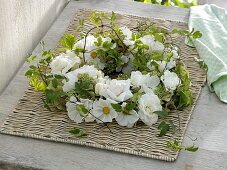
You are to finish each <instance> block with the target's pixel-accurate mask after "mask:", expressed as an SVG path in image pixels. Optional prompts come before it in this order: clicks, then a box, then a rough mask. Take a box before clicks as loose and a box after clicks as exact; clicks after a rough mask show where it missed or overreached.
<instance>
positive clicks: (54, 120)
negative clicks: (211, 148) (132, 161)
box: [0, 9, 206, 161]
mask: <svg viewBox="0 0 227 170" xmlns="http://www.w3.org/2000/svg"><path fill="white" fill-rule="evenodd" d="M91 12H92V10H89V9H80V10H79V11H77V13H76V15H75V17H74V19H73V20H72V21H71V23H70V25H69V27H68V30H67V32H69V33H71V34H74V35H78V32H77V31H76V29H75V28H76V27H77V26H78V21H79V18H84V19H85V27H86V29H87V30H89V28H92V27H94V25H92V24H91V23H90V22H89V17H90V16H91ZM106 13H107V15H110V13H108V12H106ZM116 17H117V19H116V24H117V25H120V26H125V25H126V26H128V27H129V28H133V27H135V26H136V23H137V22H136V21H138V20H145V19H147V18H143V17H137V16H131V15H122V14H116ZM152 20H154V22H157V26H159V27H161V28H164V29H167V30H169V29H170V28H171V29H184V30H186V29H187V24H186V23H181V22H175V21H167V20H159V19H152ZM173 41H174V43H175V44H177V45H178V46H179V47H180V48H181V56H182V60H183V62H184V63H185V64H186V66H187V70H188V71H189V73H190V78H191V80H192V86H191V90H192V92H193V96H194V99H195V103H196V100H197V98H198V96H199V94H200V90H201V87H202V86H203V85H204V82H205V79H206V78H205V73H204V71H203V70H202V69H201V68H199V66H198V64H197V63H196V62H195V61H194V57H198V54H197V52H196V50H195V49H193V48H190V47H188V46H186V45H185V44H184V38H179V37H173ZM58 47H60V46H59V45H58ZM42 97H43V94H42V93H41V92H37V91H33V90H32V88H30V87H28V89H27V90H26V91H25V94H24V96H23V98H22V99H20V100H19V102H18V104H17V106H16V107H15V109H14V111H13V112H12V114H10V115H9V116H8V117H7V118H6V120H5V121H4V123H3V125H2V126H1V129H0V132H1V133H5V134H10V135H18V136H24V137H31V138H37V139H43V140H50V141H57V142H64V143H70V144H79V145H85V146H91V147H95V148H101V149H107V150H112V151H117V152H123V153H128V154H133V155H138V156H143V157H149V158H154V159H160V160H165V161H174V160H176V158H177V156H178V154H179V152H178V151H176V150H172V149H168V148H166V144H167V142H168V141H169V140H170V139H171V138H172V134H171V133H167V135H165V136H164V137H158V134H159V130H158V129H157V126H158V124H159V123H160V120H159V122H157V123H156V124H155V125H153V126H151V127H148V126H146V125H144V124H143V123H141V122H139V123H138V124H137V126H136V127H134V128H126V127H121V126H119V125H118V124H117V123H116V122H112V123H109V124H108V126H109V128H110V129H111V132H112V133H111V132H110V131H109V129H108V128H107V127H106V126H104V125H103V124H98V123H95V122H94V123H81V124H76V123H75V122H73V121H71V120H70V119H69V118H68V116H67V113H66V112H60V111H59V112H50V111H48V110H46V109H44V106H43V102H42V100H41V98H42ZM193 108H194V105H193V106H190V107H187V108H186V109H185V110H184V111H174V112H171V113H170V115H169V116H168V119H171V120H173V122H174V123H175V124H176V125H177V124H178V122H179V120H178V115H179V119H180V123H181V130H182V132H183V133H184V132H185V130H186V127H187V124H188V122H189V120H190V116H191V114H192V111H193ZM73 128H79V129H81V130H83V131H86V133H87V134H88V136H86V137H76V136H73V135H71V134H70V133H69V130H71V129H73ZM177 138H178V139H179V141H181V142H182V140H183V135H180V136H177Z"/></svg>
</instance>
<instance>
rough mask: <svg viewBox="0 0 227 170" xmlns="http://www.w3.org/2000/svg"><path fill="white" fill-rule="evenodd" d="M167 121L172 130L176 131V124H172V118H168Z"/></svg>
mask: <svg viewBox="0 0 227 170" xmlns="http://www.w3.org/2000/svg"><path fill="white" fill-rule="evenodd" d="M168 123H169V125H170V127H171V128H172V130H173V131H174V132H175V131H176V127H177V126H176V125H174V123H173V121H172V120H168Z"/></svg>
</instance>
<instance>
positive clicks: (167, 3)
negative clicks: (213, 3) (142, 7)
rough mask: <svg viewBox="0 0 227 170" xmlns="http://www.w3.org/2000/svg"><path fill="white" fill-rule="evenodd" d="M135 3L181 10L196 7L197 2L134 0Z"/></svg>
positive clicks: (195, 0)
mask: <svg viewBox="0 0 227 170" xmlns="http://www.w3.org/2000/svg"><path fill="white" fill-rule="evenodd" d="M134 1H137V2H144V3H152V4H157V5H165V6H179V7H181V8H189V7H191V6H196V5H198V1H197V0H194V1H192V2H190V3H189V2H188V1H183V2H182V1H180V0H162V1H161V2H159V1H157V0H134Z"/></svg>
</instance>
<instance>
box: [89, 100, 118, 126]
mask: <svg viewBox="0 0 227 170" xmlns="http://www.w3.org/2000/svg"><path fill="white" fill-rule="evenodd" d="M91 113H92V114H93V115H94V116H95V117H96V121H97V122H99V123H101V122H112V120H113V119H114V118H116V117H117V112H116V111H115V110H114V109H113V107H112V106H111V102H110V101H109V100H103V99H99V100H96V101H94V104H93V109H92V110H91Z"/></svg>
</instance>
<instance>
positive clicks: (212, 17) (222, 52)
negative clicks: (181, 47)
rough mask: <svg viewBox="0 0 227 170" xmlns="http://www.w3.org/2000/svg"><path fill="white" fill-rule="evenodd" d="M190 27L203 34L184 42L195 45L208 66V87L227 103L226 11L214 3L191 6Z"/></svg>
mask: <svg viewBox="0 0 227 170" xmlns="http://www.w3.org/2000/svg"><path fill="white" fill-rule="evenodd" d="M192 28H195V30H199V31H200V32H201V33H202V34H203V36H202V37H201V38H199V39H195V40H191V41H189V42H186V43H187V44H188V45H192V44H193V46H194V47H196V49H197V51H198V53H199V55H200V57H201V58H202V59H203V60H204V62H205V63H206V65H207V66H208V72H207V83H208V86H209V89H210V90H211V91H212V92H215V93H216V94H217V96H218V97H219V98H220V100H221V101H223V102H225V103H227V12H226V11H225V9H223V8H220V7H218V6H216V5H202V6H194V7H191V9H190V18H189V29H190V30H192ZM191 43H192V44H191Z"/></svg>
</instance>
